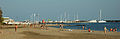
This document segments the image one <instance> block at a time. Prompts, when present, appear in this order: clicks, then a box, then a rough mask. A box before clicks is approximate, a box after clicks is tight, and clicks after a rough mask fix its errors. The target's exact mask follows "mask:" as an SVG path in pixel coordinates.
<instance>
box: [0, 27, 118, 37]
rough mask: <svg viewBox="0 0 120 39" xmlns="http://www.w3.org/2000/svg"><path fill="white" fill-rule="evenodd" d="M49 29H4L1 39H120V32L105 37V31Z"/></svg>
mask: <svg viewBox="0 0 120 39" xmlns="http://www.w3.org/2000/svg"><path fill="white" fill-rule="evenodd" d="M4 26H6V25H4ZM9 26H13V25H9ZM48 28H49V29H48V30H43V29H40V27H39V26H38V27H24V28H23V27H22V26H19V27H18V29H17V32H15V29H14V27H2V28H1V29H0V39H120V32H107V34H106V35H105V34H104V32H103V31H94V32H88V31H87V30H72V31H59V29H58V28H52V27H48ZM64 30H68V29H64Z"/></svg>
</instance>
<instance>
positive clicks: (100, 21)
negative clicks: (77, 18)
mask: <svg viewBox="0 0 120 39" xmlns="http://www.w3.org/2000/svg"><path fill="white" fill-rule="evenodd" d="M89 22H90V23H105V22H106V21H104V20H102V13H101V10H100V12H99V21H97V20H91V21H89Z"/></svg>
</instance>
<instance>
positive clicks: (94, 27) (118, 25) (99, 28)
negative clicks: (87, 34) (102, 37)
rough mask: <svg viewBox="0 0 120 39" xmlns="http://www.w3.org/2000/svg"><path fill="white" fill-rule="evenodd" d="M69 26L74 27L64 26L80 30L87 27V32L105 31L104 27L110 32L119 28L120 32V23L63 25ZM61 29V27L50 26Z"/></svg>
mask: <svg viewBox="0 0 120 39" xmlns="http://www.w3.org/2000/svg"><path fill="white" fill-rule="evenodd" d="M63 24H67V25H73V26H64V27H63V28H65V29H78V30H82V27H83V26H85V27H86V30H88V29H89V28H90V29H91V30H94V31H104V27H106V28H107V29H108V30H110V29H111V28H112V29H114V28H117V31H118V32H120V22H106V23H63ZM50 27H55V28H59V26H50Z"/></svg>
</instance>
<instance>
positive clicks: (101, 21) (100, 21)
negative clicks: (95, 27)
mask: <svg viewBox="0 0 120 39" xmlns="http://www.w3.org/2000/svg"><path fill="white" fill-rule="evenodd" d="M101 19H102V13H101V10H100V17H99V21H98V22H99V23H105V22H106V21H104V20H101Z"/></svg>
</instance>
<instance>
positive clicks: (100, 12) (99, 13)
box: [99, 9, 102, 21]
mask: <svg viewBox="0 0 120 39" xmlns="http://www.w3.org/2000/svg"><path fill="white" fill-rule="evenodd" d="M99 14H100V18H99V20H100V21H101V18H102V16H101V15H102V13H101V9H100V13H99Z"/></svg>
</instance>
